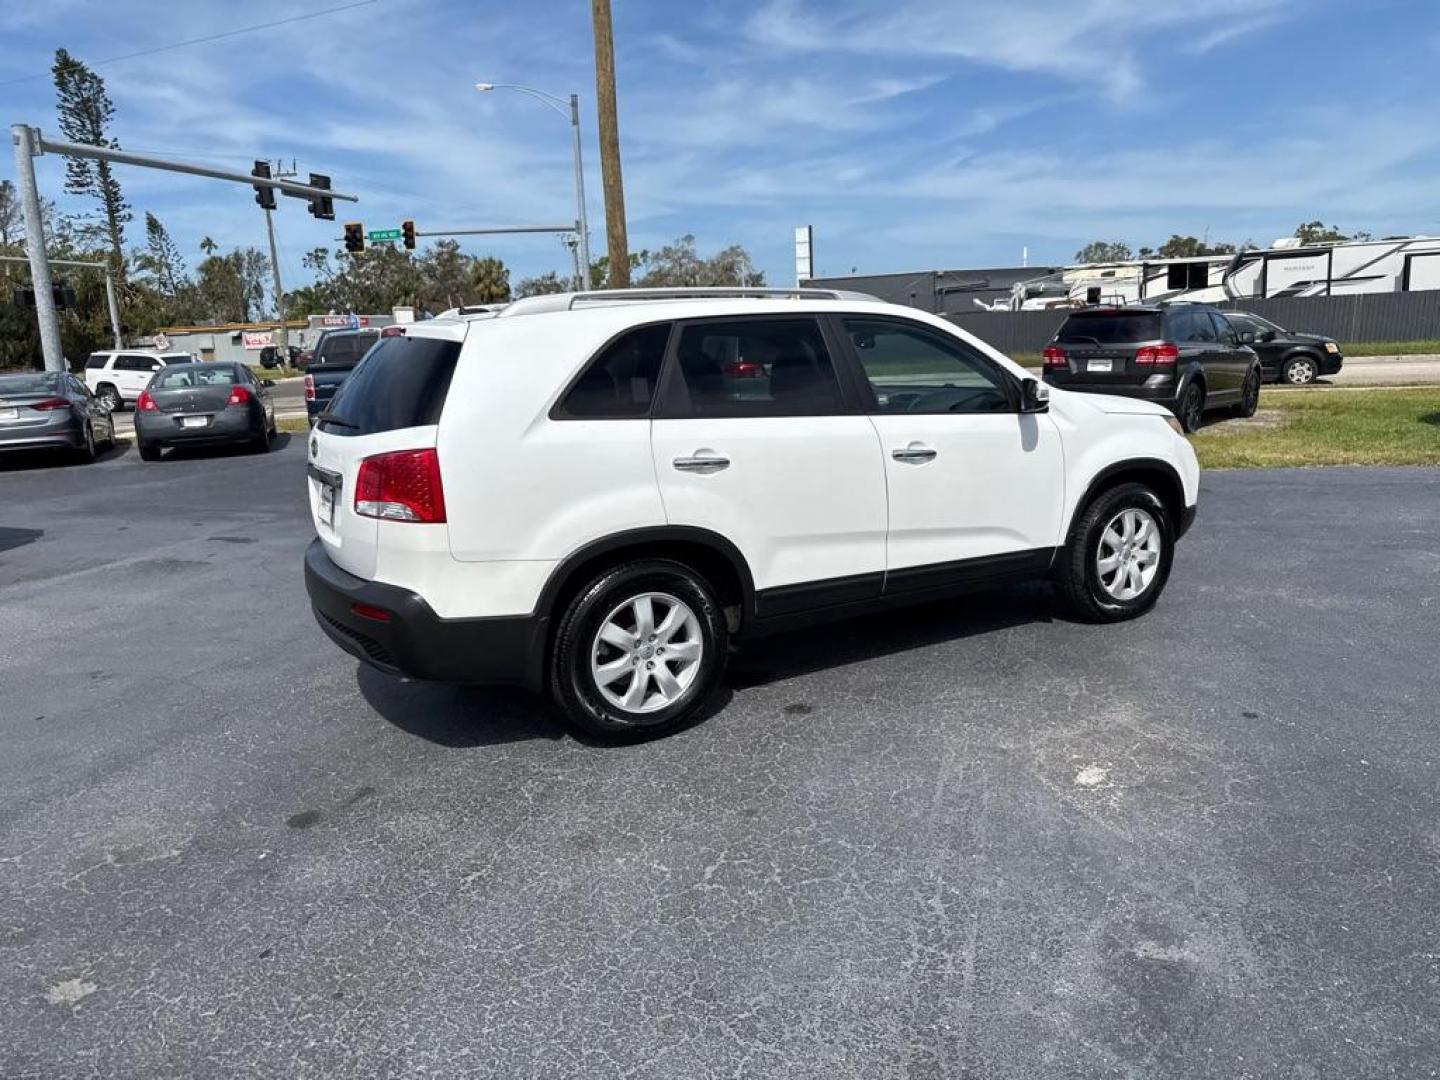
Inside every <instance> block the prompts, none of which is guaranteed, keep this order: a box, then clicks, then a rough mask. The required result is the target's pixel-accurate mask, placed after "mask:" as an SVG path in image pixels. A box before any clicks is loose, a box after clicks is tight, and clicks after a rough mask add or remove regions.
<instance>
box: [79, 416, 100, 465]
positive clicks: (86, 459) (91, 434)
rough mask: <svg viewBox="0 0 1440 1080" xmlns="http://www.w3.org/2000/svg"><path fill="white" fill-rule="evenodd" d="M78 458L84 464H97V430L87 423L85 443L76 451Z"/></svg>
mask: <svg viewBox="0 0 1440 1080" xmlns="http://www.w3.org/2000/svg"><path fill="white" fill-rule="evenodd" d="M75 454H76V456H77V457H78V458H79V459H80V461H81V463H82V464H85V465H93V464H94V463H95V456H96V451H95V428H94V426H93V425H91V424H89V423H87V424H86V425H85V441H84V443H82V444H81V445H80V447H79V448H78V449H77V450H76V451H75Z"/></svg>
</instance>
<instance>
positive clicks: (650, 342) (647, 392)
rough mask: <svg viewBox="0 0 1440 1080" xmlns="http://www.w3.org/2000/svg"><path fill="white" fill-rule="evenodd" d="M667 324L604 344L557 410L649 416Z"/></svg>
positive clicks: (574, 413) (569, 413)
mask: <svg viewBox="0 0 1440 1080" xmlns="http://www.w3.org/2000/svg"><path fill="white" fill-rule="evenodd" d="M670 326H671V324H670V323H659V324H657V325H655V326H641V327H638V328H637V329H634V330H630V331H628V332H627V333H624V334H621V335H620V336H619V337H618V338H616V339H615V340H614V341H612V342H611V343H610V344H609V345H607V346H605V348H604V349H603V350H601V352H600V354H599V355H598V356H596V357H595V359H594V360H592V361H591V362H590V365H589V366H588V367H587V368H586V369H585V372H584V374H582V375H581V376H580V378H579V379H577V380H576V381H575V385H574V386H572V387H571V388H570V392H569V393H568V394H566V395H565V401H564V402H563V403H562V405H561V406H560V412H561V413H562V414H563V415H565V416H572V417H575V418H577V419H582V418H583V419H599V418H624V417H635V416H649V415H650V402H651V400H652V399H653V398H654V396H655V385H656V383H658V382H659V380H660V365H661V363H662V362H663V361H664V359H665V345H666V343H667V342H668V341H669V340H670Z"/></svg>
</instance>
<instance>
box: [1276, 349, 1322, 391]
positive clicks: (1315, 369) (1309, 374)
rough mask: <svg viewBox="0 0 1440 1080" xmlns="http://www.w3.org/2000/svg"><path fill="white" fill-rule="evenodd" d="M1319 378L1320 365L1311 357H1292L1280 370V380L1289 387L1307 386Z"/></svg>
mask: <svg viewBox="0 0 1440 1080" xmlns="http://www.w3.org/2000/svg"><path fill="white" fill-rule="evenodd" d="M1319 377H1320V365H1319V363H1317V362H1316V360H1315V358H1314V357H1313V356H1292V357H1291V358H1290V359H1289V360H1286V361H1285V366H1284V367H1283V368H1281V369H1280V378H1281V379H1283V380H1284V381H1285V382H1287V383H1289V384H1290V385H1291V386H1309V385H1310V384H1311V383H1313V382H1314V381H1315V380H1316V379H1317V378H1319Z"/></svg>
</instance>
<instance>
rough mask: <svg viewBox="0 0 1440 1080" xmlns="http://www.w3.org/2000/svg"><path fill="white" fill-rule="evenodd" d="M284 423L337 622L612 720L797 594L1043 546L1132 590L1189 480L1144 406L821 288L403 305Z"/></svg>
mask: <svg viewBox="0 0 1440 1080" xmlns="http://www.w3.org/2000/svg"><path fill="white" fill-rule="evenodd" d="M309 452H310V467H309V481H308V487H309V496H310V506H311V510H312V512H313V515H314V520H315V528H316V532H317V533H318V537H317V539H316V540H315V541H314V542H313V543H312V544H311V545H310V548H309V550H308V551H307V553H306V556H305V577H306V585H307V588H308V590H309V594H310V599H311V603H312V605H313V607H314V609H315V613H316V616H317V618H318V620H319V622H320V625H321V627H322V628H323V629H324V630H325V631H326V633H327V634H328V635H329V636H330V637H331V638H332V639H333V640H334V641H335V642H336V643H337V644H338V645H339V646H340V647H341V648H343V649H345V650H346V651H347V652H349V653H351V654H353V655H354V656H356V657H358V658H359V659H361V660H363V661H365V662H367V663H369V664H371V665H374V666H375V667H377V668H380V669H382V670H384V671H388V672H391V673H394V674H400V675H406V676H411V677H414V678H419V679H435V680H443V681H449V682H468V683H515V684H520V685H523V686H527V687H530V688H532V689H534V690H537V691H543V692H544V693H546V694H547V695H548V697H549V698H550V699H551V700H552V701H553V702H554V704H555V705H556V706H558V707H559V709H560V710H561V711H562V712H563V713H564V714H565V715H566V716H568V717H569V718H570V719H571V720H572V721H573V722H574V723H575V724H577V725H578V726H579V727H581V728H583V729H585V730H587V731H589V732H591V733H593V734H598V735H601V736H610V737H622V738H624V737H636V736H639V735H647V736H648V735H653V734H656V733H658V732H660V731H665V730H672V729H674V728H675V727H677V726H679V725H682V724H684V723H685V722H686V721H687V720H690V719H692V718H694V717H695V715H696V714H697V712H699V711H700V710H702V709H703V708H704V707H705V704H706V701H707V699H708V698H709V697H710V696H711V694H712V692H713V691H715V690H716V688H717V687H718V685H719V684H720V682H721V679H722V677H723V675H724V671H725V665H726V658H727V654H728V652H729V649H730V643H731V642H732V641H738V642H744V641H747V640H750V639H753V638H755V637H757V636H759V635H762V634H765V633H770V632H774V631H777V630H783V629H787V628H790V627H794V626H797V625H800V624H801V623H804V622H807V621H811V620H815V619H830V618H838V617H843V616H847V615H851V614H854V613H858V612H861V611H866V610H870V609H873V608H875V607H877V606H884V605H891V604H903V603H910V602H915V601H921V600H932V599H935V598H936V597H940V596H948V595H952V594H956V593H959V592H962V591H964V590H966V589H971V588H974V587H976V586H982V585H988V584H992V583H995V582H1001V581H1011V580H1016V579H1023V578H1045V577H1049V578H1051V579H1053V580H1054V581H1055V582H1056V583H1057V585H1058V587H1059V589H1060V591H1061V593H1062V594H1063V595H1064V597H1065V598H1066V599H1067V600H1068V602H1069V603H1070V605H1071V606H1072V607H1073V609H1075V610H1076V611H1077V612H1078V613H1079V614H1080V615H1081V616H1083V617H1086V618H1089V619H1093V620H1102V621H1103V620H1116V619H1125V618H1130V617H1132V616H1135V615H1138V614H1140V613H1142V612H1144V611H1146V610H1147V609H1148V608H1150V607H1151V605H1153V604H1154V603H1155V601H1156V599H1157V598H1158V597H1159V595H1160V592H1161V590H1162V589H1163V588H1164V586H1165V581H1166V578H1167V576H1168V574H1169V572H1170V564H1171V558H1172V553H1173V546H1174V543H1175V541H1176V540H1177V539H1178V538H1179V537H1180V536H1181V535H1182V534H1183V533H1184V532H1185V530H1186V529H1187V528H1188V527H1189V525H1190V523H1191V521H1192V520H1193V518H1194V514H1195V503H1196V496H1197V489H1198V485H1199V467H1198V465H1197V464H1196V460H1195V454H1194V452H1193V450H1192V449H1191V447H1190V444H1189V443H1188V442H1187V441H1186V440H1185V439H1184V438H1183V437H1182V436H1181V434H1180V433H1179V428H1178V425H1177V423H1176V421H1175V419H1174V417H1173V416H1171V415H1170V414H1169V413H1168V412H1166V411H1165V410H1164V409H1162V408H1161V407H1160V406H1158V405H1152V404H1150V403H1149V402H1145V401H1138V400H1132V399H1128V398H1120V397H1112V396H1099V395H1093V396H1092V395H1089V394H1080V393H1071V392H1066V391H1064V390H1058V389H1054V390H1052V389H1050V388H1048V387H1046V386H1045V385H1044V384H1042V383H1041V382H1039V381H1037V380H1036V379H1035V378H1033V377H1032V376H1030V375H1029V374H1028V373H1027V372H1026V371H1025V370H1024V369H1023V368H1020V367H1018V366H1017V365H1015V364H1014V363H1012V362H1011V361H1010V360H1008V359H1006V358H1005V357H1004V356H1001V355H1000V354H999V353H997V352H995V351H994V350H993V349H991V348H989V347H988V346H986V345H984V344H982V343H980V342H979V341H977V340H975V339H974V338H972V337H971V336H970V335H968V334H966V333H965V332H964V331H962V330H959V329H957V328H956V327H954V326H952V325H951V324H949V323H947V322H945V321H944V320H942V319H940V318H937V317H934V316H931V315H927V314H924V313H921V312H917V311H914V310H912V309H910V308H904V307H897V306H894V305H891V304H884V303H880V302H878V301H875V300H873V299H872V298H869V297H861V296H857V295H855V294H847V293H833V292H827V291H820V290H709V291H706V290H699V291H696V290H680V291H676V292H669V291H665V292H655V291H651V292H645V291H636V292H631V293H618V294H617V293H591V294H577V295H560V296H544V297H535V298H533V299H529V300H522V301H517V302H516V303H514V304H511V305H510V306H509V307H507V308H506V309H504V310H503V311H502V312H500V313H499V314H498V315H491V316H488V317H481V318H478V319H437V320H432V321H429V322H422V323H415V324H412V325H408V326H406V327H405V334H404V336H402V337H391V338H384V339H382V340H381V341H380V342H379V344H378V345H376V347H375V348H374V349H373V350H372V351H371V352H370V354H369V355H368V356H367V357H366V359H365V360H364V361H363V362H362V363H361V364H360V366H359V367H357V368H356V369H355V372H354V374H353V375H352V376H351V377H350V380H349V381H348V382H347V383H346V384H345V386H344V388H343V389H342V390H341V392H340V393H339V394H338V395H337V396H336V398H335V401H334V402H333V404H332V405H331V407H330V409H329V411H328V412H327V413H326V417H325V418H324V419H322V420H321V421H320V423H319V424H318V426H317V427H316V429H315V431H314V432H313V433H312V434H311V436H310V443H309Z"/></svg>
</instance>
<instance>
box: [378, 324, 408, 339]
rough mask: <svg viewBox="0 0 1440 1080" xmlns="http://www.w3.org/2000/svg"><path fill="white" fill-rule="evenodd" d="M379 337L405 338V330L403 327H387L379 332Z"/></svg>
mask: <svg viewBox="0 0 1440 1080" xmlns="http://www.w3.org/2000/svg"><path fill="white" fill-rule="evenodd" d="M380 336H381V337H404V336H405V328H404V327H403V326H387V327H385V329H384V330H381V331H380Z"/></svg>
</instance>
